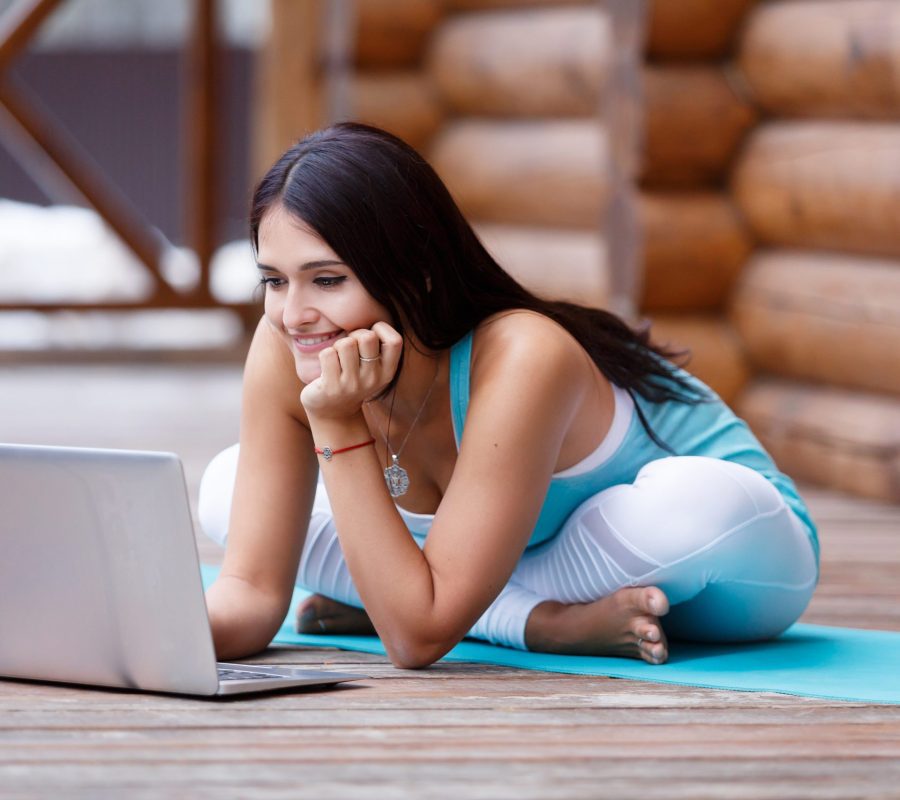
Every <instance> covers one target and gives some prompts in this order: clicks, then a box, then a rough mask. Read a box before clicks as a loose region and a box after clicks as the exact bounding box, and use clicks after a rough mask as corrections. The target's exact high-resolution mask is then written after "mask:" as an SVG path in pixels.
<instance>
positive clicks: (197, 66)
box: [183, 0, 220, 296]
mask: <svg viewBox="0 0 900 800" xmlns="http://www.w3.org/2000/svg"><path fill="white" fill-rule="evenodd" d="M194 8H195V12H194V24H193V29H192V31H191V35H190V39H189V41H188V44H187V48H186V51H185V75H184V84H183V85H184V106H183V109H184V117H183V118H184V120H185V128H186V131H185V134H186V140H187V153H186V163H185V166H184V181H185V193H184V196H185V197H186V198H187V208H186V209H185V214H186V217H187V220H186V229H187V230H186V232H187V237H186V238H187V242H188V245H189V247H190V248H191V249H192V250H193V251H194V252H195V253H196V254H197V260H198V262H199V265H200V280H199V281H198V283H197V287H196V289H195V290H194V292H195V293H199V294H203V295H207V296H208V295H209V265H210V262H211V261H212V257H213V252H214V251H215V247H216V226H215V221H216V197H217V196H218V192H217V189H218V180H217V171H216V165H215V160H216V156H217V155H218V152H217V150H218V148H217V138H219V137H217V136H216V122H217V115H216V112H217V110H218V94H219V92H218V87H217V78H218V75H217V47H216V27H217V14H216V0H195V6H194ZM219 143H220V142H219Z"/></svg>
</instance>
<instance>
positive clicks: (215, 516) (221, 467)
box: [197, 444, 240, 547]
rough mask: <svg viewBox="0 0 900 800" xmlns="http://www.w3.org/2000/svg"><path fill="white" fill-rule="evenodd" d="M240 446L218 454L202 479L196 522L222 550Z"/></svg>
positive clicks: (226, 538) (225, 537)
mask: <svg viewBox="0 0 900 800" xmlns="http://www.w3.org/2000/svg"><path fill="white" fill-rule="evenodd" d="M239 447H240V446H239V445H236V444H235V445H232V446H231V447H228V448H226V449H225V450H223V451H222V452H221V453H219V454H218V455H217V456H216V457H215V458H213V460H212V461H210V462H209V466H207V468H206V470H205V471H204V472H203V477H202V478H201V479H200V490H199V493H198V497H197V519H198V521H199V523H200V528H201V530H202V531H203V532H204V533H205V534H206V535H207V536H208V537H209V538H210V539H212V540H213V541H214V542H217V543H218V544H220V545H222V547H224V546H225V543H226V542H227V541H228V519H229V517H230V516H231V496H232V492H233V491H234V479H235V475H236V474H237V460H238V452H239Z"/></svg>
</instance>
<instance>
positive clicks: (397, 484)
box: [375, 365, 441, 497]
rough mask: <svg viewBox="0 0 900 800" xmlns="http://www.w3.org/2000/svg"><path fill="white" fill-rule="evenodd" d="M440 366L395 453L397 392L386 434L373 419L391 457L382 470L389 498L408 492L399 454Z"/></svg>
mask: <svg viewBox="0 0 900 800" xmlns="http://www.w3.org/2000/svg"><path fill="white" fill-rule="evenodd" d="M440 371H441V370H440V365H438V367H437V369H435V371H434V377H433V378H432V379H431V384H430V385H429V387H428V391H427V392H425V399H424V400H423V401H422V405H420V406H419V410H418V411H417V412H416V416H415V417H414V418H413V421H412V425H410V426H409V430H408V431H407V432H406V436H404V437H403V441H402V442H401V443H400V447H399V448H398V449H397V452H396V453H394V452H392V448H391V440H390V434H391V417H392V416H393V414H394V400H395V399H396V397H397V390H396V389H395V390H394V394H393V396H392V397H391V408H390V411H389V412H388V432H387V433H385V432H384V428H383V427H381V422H379V421H378V418H377V417H376V418H375V424H376V425H377V426H378V431H379V433H380V434H381V438H382V439H384V444H385V447H386V448H387V452H388V454H389V455H390V457H391V460H392V462H393V463H391V465H390V466H388V467H385V469H384V482H385V483H386V484H387V487H388V491H389V492H390V493H391V497H400V496H401V495H404V494H406V493H407V491H409V473H407V471H406V470H405V469H403V467H401V466H400V454H401V453H402V452H403V448H404V447H406V443H407V442H408V441H409V436H410V434H411V433H412V432H413V428H415V427H416V423H417V422H418V421H419V417H421V416H422V412H423V411H424V410H425V406H427V405H428V400H429V398H430V397H431V393H432V392H433V391H434V386H435V384H436V383H437V377H438V373H439V372H440Z"/></svg>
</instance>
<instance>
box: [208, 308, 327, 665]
mask: <svg viewBox="0 0 900 800" xmlns="http://www.w3.org/2000/svg"><path fill="white" fill-rule="evenodd" d="M301 388H302V384H301V383H300V382H299V380H298V379H297V375H296V372H295V369H294V366H293V362H292V359H291V356H290V354H289V353H288V352H287V350H286V348H285V347H284V345H283V344H282V342H280V341H279V339H278V338H277V337H276V335H275V334H274V333H273V332H272V330H271V328H270V327H269V325H268V323H266V322H265V320H263V321H261V322H260V325H259V326H258V327H257V330H256V334H255V335H254V338H253V343H252V344H251V347H250V352H249V354H248V356H247V364H246V368H245V372H244V389H243V401H242V410H241V435H240V442H241V449H240V457H239V460H238V469H237V479H236V482H235V487H234V498H233V501H232V506H231V519H230V522H229V529H228V530H229V533H228V546H227V548H226V551H225V561H224V563H223V565H222V571H221V573H220V576H219V578H218V580H217V581H216V582H215V583H214V584H213V585H212V586H211V587H210V588H209V590H208V591H207V593H206V600H207V607H208V608H209V615H210V624H211V626H212V633H213V641H214V643H215V648H216V654H217V656H218V657H219V658H225V659H228V658H239V657H242V656H245V655H249V654H251V653H255V652H258V651H259V650H262V649H264V648H265V647H266V646H267V645H268V644H269V642H270V641H271V640H272V637H273V636H274V635H275V633H276V632H277V630H278V628H279V626H280V625H281V623H282V621H283V620H284V617H285V615H286V614H287V611H288V607H289V605H290V600H291V593H292V590H293V586H294V580H295V577H296V574H297V567H298V564H299V561H300V554H301V552H302V549H303V542H304V534H305V531H306V528H307V526H308V524H309V515H310V511H311V508H312V503H313V497H314V494H315V486H316V476H317V471H318V468H317V465H316V462H315V456H314V455H313V453H312V438H311V435H310V432H309V429H308V428H307V427H306V426H305V425H304V424H303V423H304V419H303V413H302V409H301V408H300V404H299V402H298V396H299V393H300V390H301Z"/></svg>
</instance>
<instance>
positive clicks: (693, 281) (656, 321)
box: [640, 0, 756, 402]
mask: <svg viewBox="0 0 900 800" xmlns="http://www.w3.org/2000/svg"><path fill="white" fill-rule="evenodd" d="M752 5H753V0H652V1H651V2H650V4H649V8H650V19H649V28H648V35H647V61H646V65H645V67H644V73H643V83H644V98H645V102H644V111H645V149H644V158H643V166H642V170H641V189H642V193H641V197H642V202H641V212H642V213H641V216H642V223H643V234H644V237H643V246H644V273H643V288H642V292H641V303H640V307H641V310H642V312H643V313H644V314H645V315H647V316H648V317H649V318H650V320H651V321H652V322H653V332H654V338H656V339H657V340H659V341H660V342H664V343H668V344H670V345H675V346H680V347H687V348H688V349H689V350H690V351H691V353H692V357H691V361H690V362H689V363H688V368H689V369H691V371H693V372H694V373H696V374H697V375H698V376H699V377H700V378H702V379H703V380H705V381H706V382H707V383H709V384H710V385H711V386H712V387H713V388H714V389H715V390H716V391H717V392H718V393H719V394H720V395H721V396H722V397H723V398H724V399H725V400H727V401H729V402H731V401H733V400H734V399H735V398H736V397H737V395H738V393H739V392H740V390H741V389H742V388H743V386H744V384H745V383H746V381H747V379H748V378H749V375H750V369H749V365H748V362H747V359H746V357H745V356H744V354H743V351H742V348H741V346H740V341H739V339H738V337H737V335H736V334H735V332H734V330H733V327H732V325H731V323H730V322H729V321H727V319H726V316H725V310H726V307H727V302H728V298H729V296H730V294H731V292H732V289H733V287H734V284H735V281H736V280H737V278H738V276H739V274H740V272H741V270H742V269H743V267H744V264H745V262H746V260H747V257H748V256H749V254H750V252H751V250H752V245H753V243H752V238H751V237H750V235H749V233H748V231H747V228H746V226H745V224H744V222H743V221H742V219H741V218H740V216H739V214H738V213H737V211H736V209H735V206H734V203H733V201H732V199H731V197H730V194H729V192H728V189H727V185H728V176H729V173H730V170H731V166H732V163H733V160H734V158H735V155H736V153H737V152H738V149H739V147H740V145H741V143H742V141H743V139H744V137H745V136H746V134H747V132H748V131H749V130H750V128H751V127H752V126H753V124H754V123H755V121H756V112H755V109H754V107H753V106H752V104H751V103H749V102H748V101H747V100H746V99H745V97H744V96H743V95H742V93H741V92H740V91H739V87H738V86H737V84H735V82H734V80H733V77H732V75H733V68H732V66H731V63H730V56H731V53H732V51H733V43H734V40H735V37H736V35H737V31H738V29H739V26H740V25H741V23H742V21H743V18H744V16H745V14H746V12H747V9H748V8H750V7H751V6H752Z"/></svg>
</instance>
